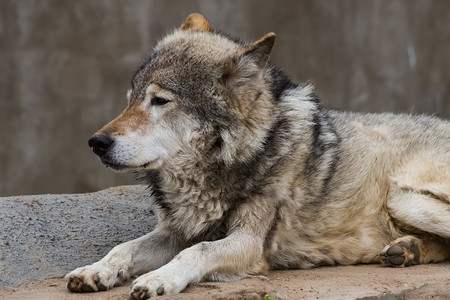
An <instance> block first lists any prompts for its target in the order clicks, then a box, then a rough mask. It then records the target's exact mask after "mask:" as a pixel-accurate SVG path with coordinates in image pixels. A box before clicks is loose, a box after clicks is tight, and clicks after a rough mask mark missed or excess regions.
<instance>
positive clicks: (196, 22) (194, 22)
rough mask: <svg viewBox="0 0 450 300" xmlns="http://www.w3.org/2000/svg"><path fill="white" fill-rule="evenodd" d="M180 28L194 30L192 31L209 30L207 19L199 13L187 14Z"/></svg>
mask: <svg viewBox="0 0 450 300" xmlns="http://www.w3.org/2000/svg"><path fill="white" fill-rule="evenodd" d="M180 29H181V30H194V31H211V26H209V23H208V21H207V20H206V19H205V17H204V16H202V15H201V14H199V13H193V14H190V15H189V16H187V18H186V20H184V22H183V24H181V26H180Z"/></svg>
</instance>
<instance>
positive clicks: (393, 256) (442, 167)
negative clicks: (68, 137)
mask: <svg viewBox="0 0 450 300" xmlns="http://www.w3.org/2000/svg"><path fill="white" fill-rule="evenodd" d="M274 41H275V34H273V33H269V34H266V35H265V36H263V37H262V38H260V39H259V40H257V41H256V42H252V43H244V42H241V41H239V40H237V39H234V38H230V37H228V36H227V35H225V34H222V33H219V32H216V31H214V30H212V29H211V27H210V25H209V23H208V21H207V20H206V19H205V18H204V17H203V16H201V15H199V14H192V15H190V16H188V17H187V19H186V20H185V21H184V22H183V24H182V25H181V27H180V28H179V29H177V30H175V31H174V32H173V33H171V34H169V35H168V36H166V37H165V38H163V39H162V40H161V41H160V42H159V43H158V44H157V46H156V47H155V48H154V50H153V52H152V54H151V56H150V57H149V58H148V60H147V61H146V62H145V63H144V64H143V65H142V66H141V67H140V68H139V69H138V70H137V72H136V73H135V75H134V76H133V79H132V82H131V90H130V91H129V93H128V106H127V107H126V109H125V110H124V111H123V112H122V113H121V114H120V115H119V116H118V117H117V118H115V119H114V120H113V121H111V122H110V123H109V124H107V125H106V126H104V127H103V128H102V129H101V130H99V131H98V132H97V133H95V134H94V136H93V137H92V138H91V139H90V140H89V144H90V146H91V147H92V148H93V151H94V152H95V153H96V154H97V155H98V156H99V157H100V159H101V161H102V162H103V163H104V164H105V165H107V166H109V167H111V168H113V169H115V170H119V171H133V172H137V173H138V174H139V175H140V177H141V178H142V179H143V180H145V181H146V182H147V183H148V184H149V185H150V186H151V189H152V190H153V195H152V197H151V199H152V201H153V205H154V209H155V213H156V215H157V217H158V224H157V226H156V227H155V229H154V230H153V231H152V232H150V233H149V234H147V235H145V236H143V237H140V238H138V239H136V240H132V241H129V242H126V243H124V244H121V245H119V246H116V247H115V248H113V249H112V250H111V252H110V253H109V254H108V255H106V256H105V257H104V258H103V259H101V260H100V261H98V262H96V263H94V264H92V265H88V266H85V267H81V268H78V269H76V270H74V271H72V272H71V273H69V274H68V275H67V280H68V288H69V290H71V291H73V292H90V291H102V290H106V289H111V288H113V287H114V286H115V285H120V284H121V283H123V282H124V281H126V280H129V279H130V278H132V277H134V276H139V275H140V276H139V277H137V279H136V280H135V281H134V282H133V284H132V288H131V298H133V299H147V298H149V297H153V296H157V295H163V294H174V293H178V292H180V291H182V290H183V289H184V288H185V287H186V286H187V285H189V284H191V283H195V282H199V281H202V280H216V281H217V280H219V281H220V280H222V281H223V280H235V279H239V278H242V277H245V276H252V275H258V274H264V273H266V272H267V271H268V270H270V269H287V268H312V267H317V266H322V265H348V264H358V263H383V264H386V265H391V266H395V267H405V266H410V265H414V264H426V263H431V262H440V261H443V260H446V259H449V258H450V122H448V121H444V120H441V119H438V118H435V117H427V116H411V115H394V114H389V113H385V114H359V113H348V112H338V111H334V110H330V109H326V108H324V107H323V106H322V105H321V104H320V102H319V100H318V98H317V97H316V96H315V95H314V92H313V88H312V87H311V86H310V85H298V84H294V83H293V82H291V81H290V80H289V78H288V77H287V76H286V75H284V73H283V72H282V71H281V70H280V69H279V68H277V67H275V66H273V65H272V64H270V63H269V62H268V60H269V55H270V52H271V50H272V47H273V45H274ZM149 196H150V195H149Z"/></svg>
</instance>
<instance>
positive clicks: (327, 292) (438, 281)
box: [0, 262, 450, 300]
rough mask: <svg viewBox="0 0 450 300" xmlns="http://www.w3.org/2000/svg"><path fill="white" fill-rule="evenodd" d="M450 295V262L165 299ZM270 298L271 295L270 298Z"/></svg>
mask: <svg viewBox="0 0 450 300" xmlns="http://www.w3.org/2000/svg"><path fill="white" fill-rule="evenodd" d="M129 288H130V284H128V285H126V286H124V287H118V288H115V289H113V290H110V291H106V292H100V293H88V294H72V293H70V292H68V291H67V289H66V283H65V281H64V280H63V279H62V278H55V279H47V280H43V281H37V282H32V283H30V284H27V285H23V286H18V287H8V288H3V289H0V299H14V300H15V299H17V300H19V299H20V300H23V299H38V300H40V299H42V300H44V299H45V300H66V299H67V300H100V299H102V300H104V299H106V300H119V299H120V300H122V299H128V291H129ZM265 295H268V297H270V299H358V298H363V299H383V300H391V299H450V262H447V263H442V264H430V265H421V266H413V267H409V268H402V269H398V268H390V267H383V266H380V265H359V266H339V267H321V268H316V269H312V270H291V271H272V272H270V273H269V275H268V276H267V279H266V280H263V279H260V278H246V279H242V280H239V281H234V282H212V283H209V282H208V283H199V284H195V285H192V286H190V287H188V288H187V289H186V290H185V291H183V293H181V294H178V295H175V296H161V297H158V298H159V299H161V300H163V299H180V300H194V299H195V300H206V299H251V300H253V299H255V300H256V299H263V298H264V296H265ZM266 298H267V297H266Z"/></svg>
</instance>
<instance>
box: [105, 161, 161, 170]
mask: <svg viewBox="0 0 450 300" xmlns="http://www.w3.org/2000/svg"><path fill="white" fill-rule="evenodd" d="M101 161H102V163H103V164H104V165H105V166H106V167H109V168H111V169H113V170H115V171H128V170H142V169H147V168H148V166H150V165H151V164H152V163H153V162H154V161H150V162H146V163H144V164H142V165H139V166H133V165H131V166H130V165H124V164H118V163H115V162H112V161H110V160H107V159H101Z"/></svg>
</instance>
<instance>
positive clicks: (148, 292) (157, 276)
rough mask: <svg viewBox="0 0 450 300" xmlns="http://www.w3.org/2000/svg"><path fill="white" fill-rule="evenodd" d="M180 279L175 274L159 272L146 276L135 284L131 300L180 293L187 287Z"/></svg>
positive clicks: (139, 278) (138, 279)
mask: <svg viewBox="0 0 450 300" xmlns="http://www.w3.org/2000/svg"><path fill="white" fill-rule="evenodd" d="M177 279H178V280H177ZM180 279H181V278H177V276H175V275H173V274H170V273H169V274H165V273H163V272H161V271H159V270H155V271H152V272H149V273H147V274H144V275H142V276H140V277H138V278H137V279H136V280H135V281H134V282H133V286H132V287H131V292H130V299H136V300H142V299H149V298H151V297H155V296H161V295H172V294H176V293H179V292H181V291H182V290H183V289H184V288H185V287H186V285H187V284H186V283H184V282H183V280H180Z"/></svg>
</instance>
